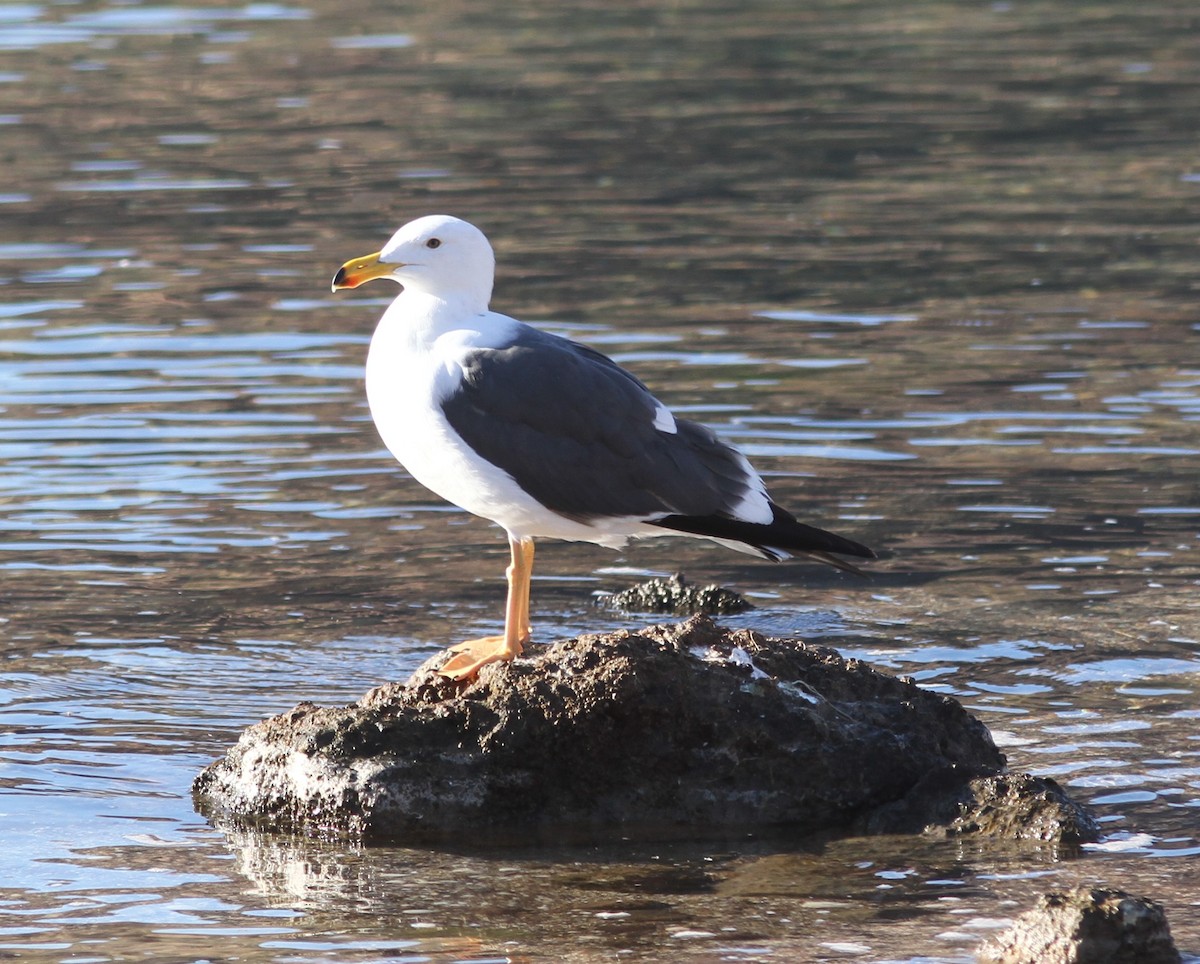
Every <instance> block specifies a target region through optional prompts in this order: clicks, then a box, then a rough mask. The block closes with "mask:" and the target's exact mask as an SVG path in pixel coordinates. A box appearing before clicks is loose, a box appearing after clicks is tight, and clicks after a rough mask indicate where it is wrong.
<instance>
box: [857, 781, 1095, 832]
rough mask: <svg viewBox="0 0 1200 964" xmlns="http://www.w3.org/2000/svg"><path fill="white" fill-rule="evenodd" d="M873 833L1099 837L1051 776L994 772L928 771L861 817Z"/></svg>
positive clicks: (1087, 813) (1087, 815)
mask: <svg viewBox="0 0 1200 964" xmlns="http://www.w3.org/2000/svg"><path fill="white" fill-rule="evenodd" d="M864 829H865V830H867V831H868V832H872V833H932V834H946V835H952V834H980V835H982V836H986V837H1002V838H1004V839H1007V840H1040V841H1045V842H1047V843H1056V844H1067V845H1073V844H1081V843H1090V842H1092V841H1095V840H1099V839H1100V825H1099V824H1098V823H1097V822H1096V818H1095V817H1094V816H1093V815H1092V813H1091V811H1090V810H1088V809H1087V807H1085V806H1083V805H1082V804H1080V803H1077V802H1076V801H1074V800H1072V799H1071V798H1070V797H1068V796H1067V793H1066V791H1065V790H1063V788H1062V787H1060V786H1059V785H1058V784H1057V783H1055V782H1054V781H1053V780H1051V779H1050V778H1049V777H1035V776H1030V775H1029V774H1028V773H997V774H990V775H987V776H980V777H975V778H974V779H971V780H966V781H963V780H961V779H960V778H958V776H957V775H955V774H950V775H947V774H944V773H943V774H931V775H930V776H928V777H926V778H925V779H923V780H921V781H920V782H919V783H918V784H917V785H916V786H915V787H913V788H912V790H910V791H909V793H908V794H906V795H905V796H904V798H903V799H901V800H899V801H897V802H896V803H894V804H890V805H888V806H884V807H881V808H879V809H878V810H876V811H875V812H874V813H872V814H871V815H870V817H869V818H868V819H867V820H866V821H865V824H864Z"/></svg>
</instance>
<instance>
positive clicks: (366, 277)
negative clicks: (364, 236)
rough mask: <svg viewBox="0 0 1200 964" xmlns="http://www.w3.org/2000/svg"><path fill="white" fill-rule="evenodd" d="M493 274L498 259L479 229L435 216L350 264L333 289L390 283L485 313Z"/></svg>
mask: <svg viewBox="0 0 1200 964" xmlns="http://www.w3.org/2000/svg"><path fill="white" fill-rule="evenodd" d="M495 272H496V256H495V255H494V254H493V253H492V246H491V245H490V244H489V243H488V239H487V238H486V237H484V234H483V232H482V231H480V230H479V228H477V227H475V225H473V224H469V223H468V222H466V221H463V220H461V219H460V218H454V217H450V216H449V215H448V214H431V215H428V216H427V217H423V218H417V220H415V221H410V222H409V223H408V224H406V225H404V227H402V228H401V229H400V230H399V231H397V232H396V233H395V234H393V235H392V237H391V240H390V241H388V243H387V244H385V245H384V246H383V248H382V250H380V251H376V252H375V253H374V254H368V255H366V256H365V257H362V258H354V259H352V260H350V261H347V262H346V263H345V264H344V265H342V266H341V267H340V268H338V272H337V274H336V275H335V276H334V278H333V290H334V291H338V290H339V289H342V288H357V287H358V286H359V285H361V284H365V283H366V282H368V281H371V280H373V279H375V278H390V279H391V280H392V281H396V282H398V283H399V284H401V285H403V286H404V289H405V290H406V291H416V292H420V293H422V294H427V295H432V296H433V297H435V298H441V299H443V300H466V301H468V302H470V303H472V304H473V305H475V306H476V307H477V308H478V310H480V311H483V310H486V309H487V304H488V301H489V299H490V298H491V296H492V279H493V278H494V276H495Z"/></svg>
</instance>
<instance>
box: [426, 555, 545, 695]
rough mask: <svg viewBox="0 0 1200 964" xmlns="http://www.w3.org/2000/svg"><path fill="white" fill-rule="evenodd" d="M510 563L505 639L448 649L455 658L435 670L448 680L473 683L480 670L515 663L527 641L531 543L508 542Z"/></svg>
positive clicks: (491, 638)
mask: <svg viewBox="0 0 1200 964" xmlns="http://www.w3.org/2000/svg"><path fill="white" fill-rule="evenodd" d="M508 547H509V550H510V551H511V552H512V563H511V564H510V565H509V567H508V569H507V570H506V574H507V575H508V601H507V603H506V604H505V607H504V635H503V636H485V637H484V638H483V639H471V640H468V641H467V642H465V643H459V644H458V645H457V646H452V647H450V648H451V650H452V651H453V653H454V655H453V656H452V657H450V659H449V660H447V661H446V662H445V663H444V664H443V665H442V667H441V669H439V670H438V672H439V673H441V674H442V675H443V676H448V677H450V679H472V678H473V677H474V676H475V675H476V674H477V673H478V672H479V670H480V668H481V667H483V666H486V665H487V664H488V663H496V662H500V661H507V660H510V659H516V657H518V656H520V655H521V651H522V649H523V648H524V645H525V643H526V642H528V640H529V580H530V577H531V576H532V574H533V540H532V539H514V538H512V537H511V536H510V537H509V540H508Z"/></svg>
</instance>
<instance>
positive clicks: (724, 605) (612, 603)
mask: <svg viewBox="0 0 1200 964" xmlns="http://www.w3.org/2000/svg"><path fill="white" fill-rule="evenodd" d="M600 605H602V606H604V607H605V608H606V609H618V610H620V611H621V612H626V613H671V614H673V615H675V616H694V615H700V614H705V615H709V616H722V615H728V614H731V613H741V612H745V611H746V610H747V609H752V608H753V607H752V606H751V605H750V603H748V602H747V601H746V599H745V597H744V596H742V595H741V594H740V593H736V592H734V591H733V590H732V589H726V588H725V587H724V586H718V585H715V584H713V585H708V586H692V585H689V584H688V582H687V579H685V578H684V575H683V573H679V572H677V573H675V575H673V576H669V577H667V578H666V579H647V580H646V581H645V582H641V583H638V584H637V585H636V586H630V587H629V588H628V589H622V590H621V591H620V592H615V593H613V594H612V595H609V596H603V597H602V598H601V599H600Z"/></svg>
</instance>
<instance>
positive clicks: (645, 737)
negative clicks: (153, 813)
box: [194, 617, 1043, 844]
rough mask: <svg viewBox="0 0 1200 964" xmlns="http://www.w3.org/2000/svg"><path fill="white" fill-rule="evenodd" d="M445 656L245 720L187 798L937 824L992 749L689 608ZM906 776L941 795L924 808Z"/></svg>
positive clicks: (594, 825)
mask: <svg viewBox="0 0 1200 964" xmlns="http://www.w3.org/2000/svg"><path fill="white" fill-rule="evenodd" d="M447 658H448V654H446V653H443V654H439V655H438V656H436V657H434V658H433V659H431V660H429V661H428V662H426V663H425V664H424V665H423V666H422V667H421V668H420V669H418V670H417V672H416V673H415V674H414V675H413V676H412V678H411V679H410V680H409V681H408V682H407V683H405V684H398V683H392V684H388V685H385V686H381V687H379V688H377V689H375V690H372V691H371V692H370V693H368V694H366V696H364V697H363V698H362V699H361V700H360V701H359V702H358V703H356V704H353V705H351V706H348V707H341V708H320V707H317V706H314V705H313V704H311V703H304V704H301V705H300V706H297V707H296V708H295V709H293V710H291V711H290V712H288V713H284V714H282V715H280V716H277V717H274V718H273V719H269V720H266V721H264V722H262V723H258V724H256V725H254V726H251V727H249V728H248V729H247V730H246V731H245V732H244V733H243V735H242V737H241V738H240V739H239V741H238V743H237V744H236V746H234V747H233V748H232V749H231V750H230V751H229V752H228V754H227V755H226V756H225V757H224V758H223V759H221V760H218V761H217V762H215V763H213V764H212V765H210V766H209V767H208V768H206V769H205V770H204V771H203V773H201V774H200V775H199V777H198V778H197V779H196V781H195V785H194V790H195V793H196V799H197V805H198V806H199V807H200V809H201V810H202V811H203V812H206V813H208V814H210V815H213V816H219V817H221V818H222V820H223V822H226V823H228V822H230V821H233V822H235V823H240V824H242V825H246V826H258V827H264V828H270V829H276V830H289V831H293V830H301V831H305V832H310V833H334V834H339V835H351V836H354V837H358V838H364V839H375V840H391V841H397V842H420V841H447V842H449V841H473V842H479V843H489V844H490V843H499V842H506V843H526V842H535V841H538V840H550V841H555V842H562V841H566V840H574V841H585V840H596V839H608V838H611V837H612V836H613V835H614V834H619V835H622V836H627V837H640V838H643V839H648V838H653V839H665V838H683V837H690V838H705V837H708V838H713V837H719V836H728V835H729V834H731V833H732V834H738V835H741V834H745V833H748V832H751V831H756V830H758V831H762V830H767V829H784V828H787V829H788V830H790V831H799V832H812V831H818V830H828V829H832V828H847V827H849V826H851V825H853V824H854V823H855V821H859V822H860V823H861V822H862V821H867V822H869V820H870V814H872V813H873V812H876V811H878V810H879V808H880V807H886V806H888V805H893V806H895V805H897V801H907V803H906V804H903V805H901V806H903V807H907V810H906V813H907V818H908V819H909V820H910V822H914V821H915V823H917V824H920V826H921V827H925V826H926V825H928V824H930V823H936V822H937V821H938V820H943V821H945V822H946V823H947V824H952V823H954V821H955V820H956V819H960V818H962V814H963V812H964V811H963V810H962V809H961V808H960V807H959V805H958V804H959V801H961V800H962V799H963V798H964V797H963V795H964V794H965V793H966V792H967V791H966V790H965V789H964V788H965V787H968V786H969V785H970V784H969V782H970V781H971V780H973V779H975V778H980V777H989V776H991V777H994V776H996V775H997V774H999V773H1000V772H1001V771H1002V768H1003V766H1004V757H1003V755H1002V754H1001V753H1000V752H999V751H998V750H997V749H996V747H995V745H994V744H993V743H992V740H991V737H990V735H989V734H988V732H987V729H986V728H985V727H984V726H983V724H981V723H980V722H979V721H978V720H976V719H974V718H973V717H971V716H970V715H969V714H968V713H967V712H966V710H964V709H963V708H962V706H961V705H960V704H958V703H957V702H955V701H954V700H952V699H950V698H948V697H944V696H939V695H937V694H934V693H930V692H928V691H926V690H922V689H920V688H919V687H917V686H916V685H915V684H914V683H912V682H911V681H907V680H901V679H897V678H895V677H892V676H888V675H885V674H883V673H880V672H877V671H875V670H873V669H871V668H870V667H869V666H867V665H866V664H864V663H862V662H860V661H858V660H846V659H843V658H842V657H840V656H838V655H837V654H836V653H835V652H833V651H832V650H828V649H823V648H820V647H815V646H808V645H806V644H804V643H802V642H800V641H798V640H794V639H767V638H765V637H763V636H761V635H759V634H758V633H755V632H753V631H750V630H740V631H736V632H730V631H725V632H723V631H721V630H720V629H719V628H717V627H716V626H714V625H713V623H712V622H711V621H709V620H708V619H707V618H705V617H694V618H692V619H690V620H688V621H687V622H685V623H682V624H680V625H678V626H656V627H652V628H650V629H646V630H644V631H641V632H637V633H633V632H617V633H612V634H607V635H591V636H581V637H579V638H577V639H570V640H564V641H561V642H558V643H555V644H553V645H551V646H549V647H546V648H538V649H537V650H534V651H533V653H532V655H529V656H527V657H523V658H521V659H518V660H515V661H513V662H511V663H496V664H492V665H489V666H486V667H484V668H483V670H482V671H481V672H480V674H479V678H478V680H476V681H474V682H472V683H470V684H467V685H463V684H461V683H455V682H452V681H450V680H447V679H444V678H443V677H441V676H439V675H437V673H436V672H435V670H436V667H437V666H438V665H440V664H441V663H442V662H444V661H445V659H447ZM918 787H923V788H924V791H923V792H924V793H925V795H926V797H927V798H930V799H933V798H936V799H938V800H941V804H940V806H938V805H934V806H929V805H925V806H926V809H925V810H924V811H923V813H924V816H922V815H920V814H918V813H917V810H916V806H917V804H916V803H915V802H914V801H916V800H917V799H918V797H915V796H912V794H913V791H914V788H918ZM937 787H940V788H942V790H943V791H944V792H940V793H939V794H933V793H932V788H937ZM976 796H986V794H984V795H981V794H979V793H978V792H976ZM1004 796H1005V795H1004V794H1000V793H998V792H997V793H995V794H993V795H992V798H989V799H993V798H994V799H995V800H997V801H999V800H1001V799H1003V797H1004ZM947 801H952V803H947ZM960 822H961V826H959V827H958V828H957V830H958V832H967V831H968V830H970V829H972V826H971V825H972V821H968V820H965V819H961V820H960ZM973 823H974V824H976V825H979V826H982V820H981V818H973ZM1042 834H1043V831H1041V830H1039V831H1038V832H1037V834H1036V835H1037V836H1039V837H1040V836H1042Z"/></svg>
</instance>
